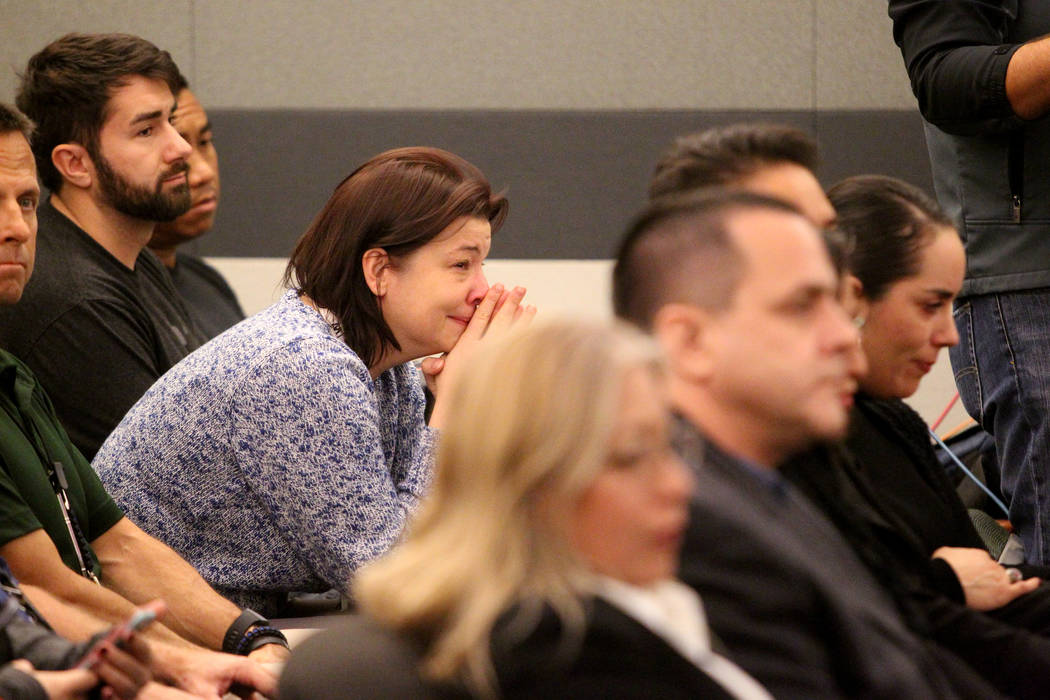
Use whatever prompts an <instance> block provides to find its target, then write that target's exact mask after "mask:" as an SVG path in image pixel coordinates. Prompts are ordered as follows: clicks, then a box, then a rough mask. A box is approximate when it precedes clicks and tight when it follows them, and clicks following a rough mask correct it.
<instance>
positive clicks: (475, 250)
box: [450, 245, 481, 255]
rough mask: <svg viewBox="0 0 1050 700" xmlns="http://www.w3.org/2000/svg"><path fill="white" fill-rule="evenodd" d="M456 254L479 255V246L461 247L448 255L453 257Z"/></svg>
mask: <svg viewBox="0 0 1050 700" xmlns="http://www.w3.org/2000/svg"><path fill="white" fill-rule="evenodd" d="M456 253H477V254H478V255H481V246H476V245H461V246H460V247H458V248H456V249H455V250H453V251H452V252H451V253H450V255H455V254H456Z"/></svg>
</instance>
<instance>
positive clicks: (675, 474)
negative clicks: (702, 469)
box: [656, 447, 695, 504]
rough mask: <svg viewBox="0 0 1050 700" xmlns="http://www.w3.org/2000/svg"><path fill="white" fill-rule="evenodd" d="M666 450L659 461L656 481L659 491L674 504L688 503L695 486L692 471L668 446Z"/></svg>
mask: <svg viewBox="0 0 1050 700" xmlns="http://www.w3.org/2000/svg"><path fill="white" fill-rule="evenodd" d="M667 450H668V454H667V457H666V458H665V459H663V460H662V461H661V469H660V474H659V476H658V478H657V482H656V483H657V484H658V486H659V488H660V493H661V494H663V495H664V497H665V498H666V499H667V500H669V501H672V502H674V503H676V504H685V503H688V501H689V498H690V497H691V496H692V495H693V487H694V486H695V479H694V478H693V472H691V471H690V470H689V467H687V466H686V465H685V463H684V462H683V461H682V460H681V459H679V458H678V456H677V455H676V454H674V452H672V451H671V448H670V447H668V448H667Z"/></svg>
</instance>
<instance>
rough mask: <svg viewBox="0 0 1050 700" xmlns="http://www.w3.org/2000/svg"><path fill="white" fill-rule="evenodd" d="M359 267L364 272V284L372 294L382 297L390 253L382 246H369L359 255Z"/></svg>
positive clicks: (388, 268) (385, 284) (384, 292)
mask: <svg viewBox="0 0 1050 700" xmlns="http://www.w3.org/2000/svg"><path fill="white" fill-rule="evenodd" d="M361 268H362V270H363V271H364V273H365V284H367V285H368V288H369V289H371V290H372V294H375V295H376V296H377V297H379V298H380V299H382V298H383V296H384V295H385V294H386V286H387V275H388V274H389V272H390V255H389V254H388V253H387V252H386V251H385V250H383V249H382V248H369V249H368V250H366V251H365V254H364V255H362V256H361Z"/></svg>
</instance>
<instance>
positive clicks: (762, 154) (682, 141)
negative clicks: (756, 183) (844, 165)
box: [649, 123, 820, 199]
mask: <svg viewBox="0 0 1050 700" xmlns="http://www.w3.org/2000/svg"><path fill="white" fill-rule="evenodd" d="M778 163H793V164H795V165H799V166H801V167H803V168H805V169H806V170H809V171H810V172H816V169H817V166H818V165H819V163H820V160H819V158H818V156H817V144H816V142H815V141H814V140H813V138H812V137H811V136H810V135H809V134H807V133H806V132H804V131H802V130H800V129H796V128H795V127H793V126H787V125H786V124H751V123H745V124H732V125H730V126H723V127H716V128H713V129H706V130H705V131H700V132H697V133H695V134H689V135H687V136H681V137H679V138H677V139H675V142H674V144H673V145H672V146H671V148H670V149H669V150H668V151H667V152H666V153H665V154H664V155H663V157H662V158H661V159H660V161H659V162H658V163H657V164H656V168H655V169H654V171H653V176H652V179H651V180H650V182H649V199H656V198H658V197H664V196H667V195H671V194H683V193H685V192H692V191H693V190H696V189H699V188H701V187H712V186H728V185H733V184H736V183H738V182H739V181H740V180H741V179H743V178H745V177H748V176H749V175H753V174H754V173H755V172H757V171H758V170H760V169H761V168H763V167H767V166H770V165H776V164H778Z"/></svg>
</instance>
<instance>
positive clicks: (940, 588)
mask: <svg viewBox="0 0 1050 700" xmlns="http://www.w3.org/2000/svg"><path fill="white" fill-rule="evenodd" d="M930 585H932V586H933V587H934V588H935V589H936V590H937V592H938V593H940V594H941V595H943V596H945V597H947V598H948V599H949V600H952V601H954V602H956V603H959V604H960V605H963V604H965V603H966V592H965V591H964V590H963V587H962V584H961V583H959V577H958V576H956V575H955V570H954V569H953V568H952V565H951V564H949V563H948V562H947V561H945V560H944V559H941V558H940V557H934V558H932V559H930Z"/></svg>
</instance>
